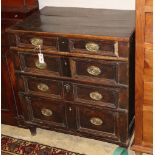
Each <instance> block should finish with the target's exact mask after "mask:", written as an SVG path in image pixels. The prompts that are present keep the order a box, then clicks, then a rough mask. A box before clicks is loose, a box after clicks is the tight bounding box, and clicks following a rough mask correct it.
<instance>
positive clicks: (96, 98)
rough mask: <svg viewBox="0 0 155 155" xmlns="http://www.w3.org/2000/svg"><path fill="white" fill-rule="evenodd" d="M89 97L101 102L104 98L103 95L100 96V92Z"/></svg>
mask: <svg viewBox="0 0 155 155" xmlns="http://www.w3.org/2000/svg"><path fill="white" fill-rule="evenodd" d="M89 96H90V98H91V99H93V100H95V101H100V100H101V99H102V98H103V96H102V94H100V93H99V92H91V93H90V94H89Z"/></svg>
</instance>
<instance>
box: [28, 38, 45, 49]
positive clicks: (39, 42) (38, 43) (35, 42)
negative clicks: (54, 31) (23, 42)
mask: <svg viewBox="0 0 155 155" xmlns="http://www.w3.org/2000/svg"><path fill="white" fill-rule="evenodd" d="M31 44H32V45H33V46H35V47H39V46H42V45H43V40H42V39H40V38H32V39H31Z"/></svg>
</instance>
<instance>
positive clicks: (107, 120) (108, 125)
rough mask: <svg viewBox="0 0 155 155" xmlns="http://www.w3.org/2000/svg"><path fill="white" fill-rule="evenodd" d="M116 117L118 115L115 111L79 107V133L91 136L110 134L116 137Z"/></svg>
mask: <svg viewBox="0 0 155 155" xmlns="http://www.w3.org/2000/svg"><path fill="white" fill-rule="evenodd" d="M115 116H116V114H115V112H113V111H108V110H103V109H101V110H100V109H92V108H88V107H78V113H77V120H78V131H80V132H88V133H91V134H103V133H110V134H113V135H115V132H116V130H115V126H116V120H115Z"/></svg>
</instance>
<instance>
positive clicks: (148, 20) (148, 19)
mask: <svg viewBox="0 0 155 155" xmlns="http://www.w3.org/2000/svg"><path fill="white" fill-rule="evenodd" d="M145 42H148V43H153V15H152V13H146V14H145Z"/></svg>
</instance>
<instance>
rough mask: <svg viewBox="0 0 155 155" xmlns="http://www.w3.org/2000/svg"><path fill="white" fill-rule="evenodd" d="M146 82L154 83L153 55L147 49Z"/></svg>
mask: <svg viewBox="0 0 155 155" xmlns="http://www.w3.org/2000/svg"><path fill="white" fill-rule="evenodd" d="M144 81H147V82H151V81H153V53H152V51H151V50H147V49H145V55H144Z"/></svg>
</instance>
